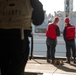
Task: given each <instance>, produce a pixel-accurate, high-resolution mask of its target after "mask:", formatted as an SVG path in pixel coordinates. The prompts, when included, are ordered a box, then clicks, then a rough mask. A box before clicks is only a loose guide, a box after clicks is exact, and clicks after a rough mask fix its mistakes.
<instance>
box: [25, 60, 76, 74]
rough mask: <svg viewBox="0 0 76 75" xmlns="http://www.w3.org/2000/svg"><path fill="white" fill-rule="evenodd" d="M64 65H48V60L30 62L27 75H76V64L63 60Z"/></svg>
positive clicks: (26, 69)
mask: <svg viewBox="0 0 76 75" xmlns="http://www.w3.org/2000/svg"><path fill="white" fill-rule="evenodd" d="M63 63H64V64H63V65H55V64H51V63H47V61H46V59H31V60H28V62H27V65H26V68H25V75H76V64H74V63H73V62H72V61H71V63H70V64H68V63H66V62H65V60H64V59H63Z"/></svg>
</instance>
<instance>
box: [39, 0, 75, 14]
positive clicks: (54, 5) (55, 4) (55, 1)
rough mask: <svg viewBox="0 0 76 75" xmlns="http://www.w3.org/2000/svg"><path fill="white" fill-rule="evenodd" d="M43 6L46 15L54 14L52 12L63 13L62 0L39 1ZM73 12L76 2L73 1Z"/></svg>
mask: <svg viewBox="0 0 76 75" xmlns="http://www.w3.org/2000/svg"><path fill="white" fill-rule="evenodd" d="M39 1H40V2H41V3H42V4H43V9H44V10H46V14H49V13H51V14H54V11H64V0H39ZM73 2H74V3H73V6H74V8H73V9H74V10H75V8H76V0H74V1H73Z"/></svg>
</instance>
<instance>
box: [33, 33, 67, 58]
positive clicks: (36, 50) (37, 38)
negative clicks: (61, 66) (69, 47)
mask: <svg viewBox="0 0 76 75" xmlns="http://www.w3.org/2000/svg"><path fill="white" fill-rule="evenodd" d="M33 39H34V40H33V42H34V44H33V55H34V56H42V57H46V54H47V46H46V36H42V35H41V34H38V35H34V37H33ZM55 57H66V48H65V41H64V39H63V37H62V36H60V37H58V38H57V46H56V52H55Z"/></svg>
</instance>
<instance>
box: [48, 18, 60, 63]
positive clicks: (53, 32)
mask: <svg viewBox="0 0 76 75" xmlns="http://www.w3.org/2000/svg"><path fill="white" fill-rule="evenodd" d="M58 22H59V18H58V17H55V18H54V21H53V23H48V27H47V29H46V37H47V39H46V45H47V62H48V63H50V58H51V59H52V63H54V60H55V47H56V44H57V36H59V35H60V29H59V27H58V25H57V23H58Z"/></svg>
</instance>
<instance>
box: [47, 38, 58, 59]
mask: <svg viewBox="0 0 76 75" xmlns="http://www.w3.org/2000/svg"><path fill="white" fill-rule="evenodd" d="M56 44H57V40H53V39H50V38H47V39H46V46H47V59H50V58H51V59H52V60H54V59H55V47H56Z"/></svg>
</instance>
